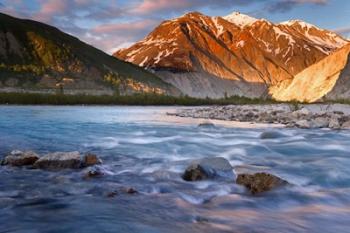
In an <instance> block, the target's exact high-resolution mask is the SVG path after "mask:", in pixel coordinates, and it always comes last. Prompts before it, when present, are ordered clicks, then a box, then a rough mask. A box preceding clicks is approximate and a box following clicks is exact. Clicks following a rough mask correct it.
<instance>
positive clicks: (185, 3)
mask: <svg viewBox="0 0 350 233" xmlns="http://www.w3.org/2000/svg"><path fill="white" fill-rule="evenodd" d="M190 11H200V12H202V13H204V14H207V15H210V16H225V15H227V14H230V13H231V12H234V11H239V12H242V13H245V14H248V15H250V16H253V17H257V18H265V19H268V20H270V21H272V22H276V23H277V22H281V21H286V20H290V19H301V20H304V21H307V22H309V23H312V24H315V25H317V26H319V27H321V28H326V29H329V30H333V31H335V32H338V33H341V34H342V35H343V36H345V37H349V38H350V1H349V0H0V12H3V13H7V14H10V15H13V16H17V17H21V18H30V19H34V20H38V21H41V22H44V23H48V24H51V25H53V26H56V27H58V28H60V29H61V30H63V31H65V32H68V33H70V34H72V35H74V36H77V37H79V38H80V39H81V40H83V41H85V42H87V43H89V44H92V45H94V46H96V47H98V48H100V49H102V50H104V51H106V52H107V53H112V52H114V51H115V50H116V49H118V48H121V47H125V46H128V45H130V44H131V43H134V42H136V41H138V40H140V39H142V38H143V37H145V36H146V35H147V34H148V33H149V32H151V31H152V29H153V28H154V27H155V26H157V25H158V24H159V23H161V22H162V21H163V20H165V19H169V18H174V17H178V16H180V15H182V14H184V13H186V12H190Z"/></svg>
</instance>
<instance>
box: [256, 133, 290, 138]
mask: <svg viewBox="0 0 350 233" xmlns="http://www.w3.org/2000/svg"><path fill="white" fill-rule="evenodd" d="M283 137H286V135H284V134H283V133H280V132H277V131H266V132H263V133H262V134H261V135H260V138H261V139H277V138H283Z"/></svg>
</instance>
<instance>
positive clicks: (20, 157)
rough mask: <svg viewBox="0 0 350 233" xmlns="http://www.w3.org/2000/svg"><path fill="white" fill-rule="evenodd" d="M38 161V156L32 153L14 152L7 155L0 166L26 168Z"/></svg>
mask: <svg viewBox="0 0 350 233" xmlns="http://www.w3.org/2000/svg"><path fill="white" fill-rule="evenodd" d="M38 159H39V156H38V155H37V154H36V153H34V152H32V151H25V152H22V151H19V150H15V151H12V152H11V153H10V154H9V155H7V156H6V157H5V159H4V160H3V161H2V162H1V164H2V165H10V166H28V165H33V164H34V163H35V162H36V161H37V160H38Z"/></svg>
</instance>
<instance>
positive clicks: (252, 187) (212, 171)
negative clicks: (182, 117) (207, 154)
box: [182, 157, 288, 195]
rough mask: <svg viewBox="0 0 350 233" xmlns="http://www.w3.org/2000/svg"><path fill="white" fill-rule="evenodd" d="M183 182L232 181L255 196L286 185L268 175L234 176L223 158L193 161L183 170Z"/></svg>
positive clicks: (277, 178) (275, 177)
mask: <svg viewBox="0 0 350 233" xmlns="http://www.w3.org/2000/svg"><path fill="white" fill-rule="evenodd" d="M182 178H183V179H184V180H185V181H201V180H209V179H225V180H226V179H227V180H232V181H234V180H235V182H236V183H237V184H239V185H242V186H245V187H246V188H247V189H248V190H249V191H250V193H251V194H253V195H256V194H260V193H263V192H267V191H270V190H272V189H275V188H278V187H282V186H285V185H287V184H288V182H287V181H285V180H283V179H281V178H279V177H277V176H275V175H272V174H268V173H255V174H239V175H238V176H236V174H235V172H234V169H233V167H232V166H231V164H230V163H229V162H228V161H227V160H226V159H224V158H221V157H214V158H204V159H200V160H195V161H193V162H192V163H191V164H190V165H189V166H188V167H187V169H186V170H185V172H184V174H183V175H182Z"/></svg>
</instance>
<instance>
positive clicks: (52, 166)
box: [34, 151, 102, 170]
mask: <svg viewBox="0 0 350 233" xmlns="http://www.w3.org/2000/svg"><path fill="white" fill-rule="evenodd" d="M101 162H102V161H101V160H100V159H99V158H98V157H97V156H96V155H93V154H87V155H85V156H81V154H80V153H79V152H77V151H74V152H55V153H50V154H47V155H45V156H43V157H41V158H40V159H39V160H37V161H36V162H35V163H34V168H39V169H47V170H59V169H79V168H83V167H88V166H93V165H95V164H100V163H101Z"/></svg>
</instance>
